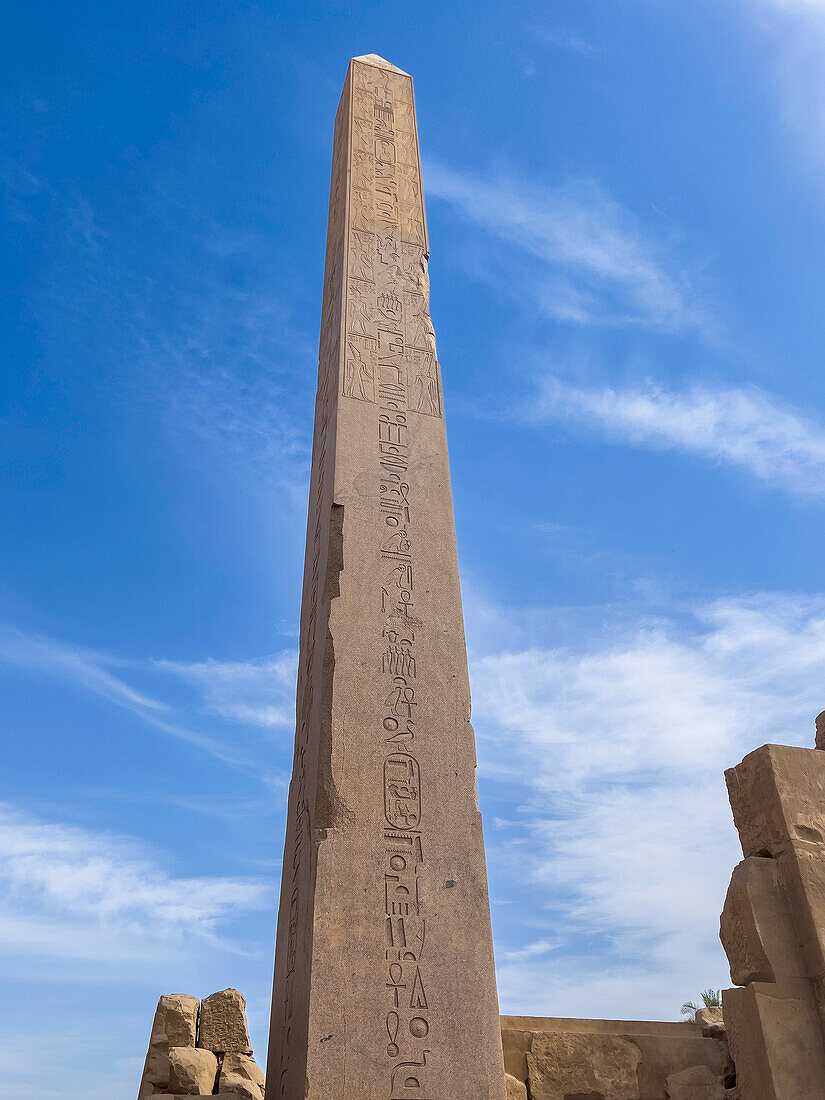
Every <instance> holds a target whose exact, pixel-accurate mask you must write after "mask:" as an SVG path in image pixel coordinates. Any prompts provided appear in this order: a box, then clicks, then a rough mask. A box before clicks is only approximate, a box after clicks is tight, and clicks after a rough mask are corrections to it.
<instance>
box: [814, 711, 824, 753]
mask: <svg viewBox="0 0 825 1100" xmlns="http://www.w3.org/2000/svg"><path fill="white" fill-rule="evenodd" d="M814 725H815V726H816V738H815V741H814V744H815V745H816V747H817V748H818V749H825V710H823V711H821V712H820V713H819V714H817V716H816V720H815V722H814Z"/></svg>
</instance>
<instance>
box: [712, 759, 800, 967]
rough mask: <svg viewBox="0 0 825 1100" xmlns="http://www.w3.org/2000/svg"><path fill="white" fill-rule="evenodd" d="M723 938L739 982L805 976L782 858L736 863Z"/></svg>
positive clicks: (722, 925)
mask: <svg viewBox="0 0 825 1100" xmlns="http://www.w3.org/2000/svg"><path fill="white" fill-rule="evenodd" d="M809 751H813V750H809ZM719 938H720V939H721V941H722V946H723V947H724V949H725V954H726V955H727V956H728V962H729V963H730V976H731V981H732V982H733V983H734V985H747V984H748V983H749V982H775V981H779V980H781V979H784V978H801V977H804V976H805V965H804V963H803V960H802V956H801V952H800V950H799V945H798V941H797V936H796V933H795V931H794V927H793V920H792V917H791V910H790V907H789V905H788V902H787V899H786V894H785V889H784V886H783V884H782V882H781V878H780V867H779V863H778V861H777V860H775V859H768V858H760V857H759V856H748V858H747V859H745V860H743V861H742V862H741V863H739V864H737V866H736V867H735V868H734V871H733V875H732V876H731V880H730V886H729V887H728V892H727V895H726V897H725V906H724V909H723V910H722V916H721V918H720V921H719Z"/></svg>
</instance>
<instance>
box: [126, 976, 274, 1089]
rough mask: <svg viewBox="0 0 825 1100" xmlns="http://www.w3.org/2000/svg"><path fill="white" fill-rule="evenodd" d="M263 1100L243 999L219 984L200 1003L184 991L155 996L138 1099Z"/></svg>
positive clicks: (260, 1077) (262, 1082)
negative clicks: (203, 1099) (220, 1099)
mask: <svg viewBox="0 0 825 1100" xmlns="http://www.w3.org/2000/svg"><path fill="white" fill-rule="evenodd" d="M216 1095H217V1096H222V1097H225V1098H226V1100H230V1098H231V1100H264V1075H263V1072H262V1071H261V1069H260V1068H259V1067H258V1064H257V1063H256V1061H255V1059H254V1058H253V1057H252V1046H251V1044H250V1042H249V1029H248V1028H247V1024H246V1002H245V1000H244V998H243V995H242V994H241V993H239V992H238V990H237V989H223V990H221V991H220V992H219V993H213V994H212V995H211V997H206V998H205V999H204V1000H203V1001H201V1002H199V1001H198V999H197V997H189V996H187V995H186V994H182V993H172V994H166V995H164V996H163V997H161V998H160V1000H159V1001H158V1007H157V1010H156V1011H155V1019H154V1023H153V1024H152V1034H151V1037H150V1039H149V1051H148V1053H147V1055H146V1063H145V1065H144V1068H143V1077H142V1079H141V1083H140V1091H139V1093H138V1100H146V1098H147V1097H150V1096H151V1097H154V1096H167V1097H172V1096H175V1097H183V1096H188V1097H206V1096H208V1097H214V1096H216Z"/></svg>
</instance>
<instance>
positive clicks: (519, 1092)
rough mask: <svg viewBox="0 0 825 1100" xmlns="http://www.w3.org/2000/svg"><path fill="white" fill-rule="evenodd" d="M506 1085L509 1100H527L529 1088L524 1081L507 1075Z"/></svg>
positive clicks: (505, 1077) (505, 1076)
mask: <svg viewBox="0 0 825 1100" xmlns="http://www.w3.org/2000/svg"><path fill="white" fill-rule="evenodd" d="M504 1083H505V1085H506V1086H507V1100H527V1086H526V1085H525V1084H524V1082H523V1081H518V1080H517V1079H516V1078H515V1077H511V1076H510V1074H509V1073H505V1075H504Z"/></svg>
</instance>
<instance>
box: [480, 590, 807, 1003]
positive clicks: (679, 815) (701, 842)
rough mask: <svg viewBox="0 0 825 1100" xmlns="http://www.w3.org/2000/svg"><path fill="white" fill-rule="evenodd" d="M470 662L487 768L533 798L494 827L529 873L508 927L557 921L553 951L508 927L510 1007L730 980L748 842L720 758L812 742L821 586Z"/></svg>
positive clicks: (519, 800)
mask: <svg viewBox="0 0 825 1100" xmlns="http://www.w3.org/2000/svg"><path fill="white" fill-rule="evenodd" d="M471 668H472V681H473V698H474V723H475V727H476V732H477V736H478V738H479V757H480V764H481V767H482V771H483V772H487V774H488V775H490V776H493V777H495V778H496V779H497V780H499V781H505V782H507V783H508V784H510V785H512V790H513V791H515V792H516V793H515V801H516V804H517V805H518V804H520V811H519V815H518V816H519V817H520V819H521V822H522V824H521V825H520V826H518V825H508V824H507V823H505V824H503V825H502V826H501V828H500V829H499V830H498V831H497V832H498V833H499V835H500V836H501V837H502V840H501V841H500V843H502V844H505V845H506V849H505V851H504V854H503V855H502V856H501V858H502V860H503V861H504V862H505V864H506V865H507V866H513V867H515V868H516V870H515V871H514V872H513V874H512V879H513V881H516V882H518V881H519V879H520V878H521V877H522V876H523V878H524V879H526V880H527V883H528V885H527V887H525V890H526V894H525V897H526V898H529V905H525V907H524V913H525V914H526V917H525V923H524V928H521V929H519V930H518V931H517V932H515V933H513V939H514V940H515V941H516V942H518V940H519V939H520V938H521V936H524V937H528V942H533V941H532V940H530V939H529V937H530V936H531V933H532V936H533V939H535V935H536V930H537V929H546V930H548V931H550V932H551V935H549V936H547V935H545V936H541V939H539V940H538V942H539V943H542V942H544V941H545V940H549V941H550V945H549V949H548V955H547V957H546V958H544V957H539V958H533V957H530V956H529V955H528V956H526V957H524V958H522V957H521V955H520V951H519V949H518V948H516V947H514V949H513V950H512V951H508V950H507V941H506V939H505V943H504V949H503V950H500V951H499V964H500V965H499V981H500V993H501V998H502V1005H503V1010H504V1011H509V1012H516V1011H521V1012H525V1013H547V1014H551V1015H585V1016H610V1015H612V1016H615V1017H619V1018H622V1017H623V1018H627V1017H628V1016H631V1017H637V1018H648V1019H650V1018H656V1017H657V1016H659V1017H664V1018H668V1017H671V1018H673V1017H674V1016H675V1015H676V1014H677V1013H678V1008H679V1004H680V1003H681V1000H683V999H684V998H685V997H688V996H693V995H695V994H696V993H697V992H698V990H699V989H700V988H702V987H704V986H707V985H709V984H711V983H713V984H724V982H725V980H726V966H725V962H724V956H723V955H722V953H721V949H720V947H719V943H718V939H717V928H718V914H719V912H720V911H721V907H722V903H723V901H724V895H725V890H726V887H727V883H728V880H729V877H730V873H731V870H732V868H733V865H734V864H735V863H736V862H737V860H738V859H740V858H741V853H740V852H739V849H738V845H737V843H736V835H735V832H734V829H733V825H732V821H731V818H730V813H729V809H728V805H727V798H726V794H725V788H724V781H723V770H724V768H725V767H729V766H731V765H733V764H735V763H736V762H737V761H738V760H739V759H740V758H741V757H742V756H743V755H744V754H745V753H746V752H748V751H750V750H752V749H754V748H756V747H757V746H758V745H760V744H762V743H764V742H767V741H773V742H781V743H782V742H784V743H796V744H800V743H803V744H804V743H807V744H808V745H809V746H811V747H812V744H813V716H814V715H815V714H816V713H817V711H819V710H821V709H822V704H823V699H825V695H823V692H825V688H823V686H822V685H823V684H824V683H825V599H810V598H793V597H790V596H786V595H771V594H761V595H755V596H753V597H751V598H747V599H745V598H742V599H727V600H719V601H716V602H714V603H711V604H709V605H704V606H700V607H698V608H696V609H695V611H694V613H693V614H692V615H691V616H688V618H687V619H684V618H682V619H681V620H680V619H678V618H676V617H673V618H670V619H658V620H650V621H642V622H640V623H637V624H636V625H635V626H632V627H624V628H622V629H618V630H616V631H614V632H612V633H610V632H608V633H606V634H605V635H603V636H602V637H600V638H599V637H597V638H594V637H593V635H592V634H591V635H589V641H588V642H583V643H582V644H581V645H580V646H576V647H565V648H559V649H546V648H534V649H531V650H527V651H513V652H504V653H497V654H492V655H488V656H486V657H481V658H476V659H474V660H473V661H472V663H471ZM511 816H512V815H511ZM494 835H495V834H494ZM493 849H494V850H493V855H492V858H493V860H495V859H496V858H498V857H497V855H496V843H495V839H494V842H493ZM505 916H506V919H508V920H509V919H512V918H511V917H510V916H508V915H506V914H505ZM505 916H503V917H502V920H504V919H505ZM539 935H541V933H539ZM557 939H559V940H560V941H561V942H560V945H559V946H557V945H556V944H555V942H554V941H556V940H557Z"/></svg>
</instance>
